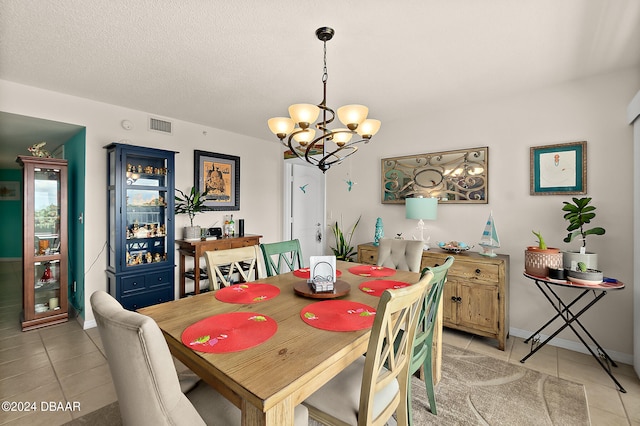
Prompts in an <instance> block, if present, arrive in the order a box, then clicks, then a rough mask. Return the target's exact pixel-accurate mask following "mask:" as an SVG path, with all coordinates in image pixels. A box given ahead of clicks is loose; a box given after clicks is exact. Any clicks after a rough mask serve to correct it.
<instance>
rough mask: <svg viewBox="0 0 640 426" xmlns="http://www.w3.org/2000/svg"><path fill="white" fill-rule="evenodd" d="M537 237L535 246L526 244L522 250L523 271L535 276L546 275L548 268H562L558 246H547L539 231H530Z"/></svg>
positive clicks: (547, 274)
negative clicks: (525, 247) (523, 250)
mask: <svg viewBox="0 0 640 426" xmlns="http://www.w3.org/2000/svg"><path fill="white" fill-rule="evenodd" d="M531 232H532V233H533V235H535V236H536V237H538V245H537V246H528V247H527V249H526V250H525V252H524V271H525V272H526V273H527V274H529V275H535V276H537V277H548V276H549V269H550V268H551V269H562V253H560V249H559V248H555V247H547V243H546V242H545V241H544V238H542V233H541V232H535V231H531Z"/></svg>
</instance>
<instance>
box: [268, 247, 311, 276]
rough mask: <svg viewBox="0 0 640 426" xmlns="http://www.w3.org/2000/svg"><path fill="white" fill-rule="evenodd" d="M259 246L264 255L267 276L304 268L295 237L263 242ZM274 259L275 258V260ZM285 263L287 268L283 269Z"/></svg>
mask: <svg viewBox="0 0 640 426" xmlns="http://www.w3.org/2000/svg"><path fill="white" fill-rule="evenodd" d="M260 248H261V249H262V254H263V255H264V264H265V269H266V272H267V276H268V277H271V276H274V275H280V274H284V273H285V272H290V271H295V270H296V269H299V268H304V260H303V258H302V250H301V249H300V241H299V240H297V239H294V240H288V241H281V242H277V243H263V244H261V245H260ZM275 259H277V262H276V260H275ZM285 265H286V268H288V269H285Z"/></svg>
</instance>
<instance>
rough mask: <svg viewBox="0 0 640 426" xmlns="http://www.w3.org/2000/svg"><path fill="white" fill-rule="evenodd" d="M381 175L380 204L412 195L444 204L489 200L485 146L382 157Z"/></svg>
mask: <svg viewBox="0 0 640 426" xmlns="http://www.w3.org/2000/svg"><path fill="white" fill-rule="evenodd" d="M381 174H382V185H381V187H382V200H381V201H382V203H383V204H404V202H405V198H407V197H416V196H422V197H436V198H438V202H439V203H447V204H463V203H464V204H487V203H488V201H489V148H488V147H481V148H471V149H460V150H456V151H443V152H432V153H428V154H420V155H408V156H404V157H392V158H383V159H382V173H381Z"/></svg>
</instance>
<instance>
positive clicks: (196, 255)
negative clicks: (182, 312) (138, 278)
mask: <svg viewBox="0 0 640 426" xmlns="http://www.w3.org/2000/svg"><path fill="white" fill-rule="evenodd" d="M260 238H262V235H245V236H242V237H223V238H218V239H215V240H214V239H207V240H176V244H177V245H178V253H179V254H180V297H184V296H185V280H186V278H191V279H193V292H194V294H198V293H200V279H201V277H200V258H201V257H202V256H204V252H205V251H215V250H228V249H232V248H238V247H247V246H255V245H258V244H260ZM187 257H192V258H193V275H191V273H190V272H187V271H186V258H187ZM187 274H188V275H187Z"/></svg>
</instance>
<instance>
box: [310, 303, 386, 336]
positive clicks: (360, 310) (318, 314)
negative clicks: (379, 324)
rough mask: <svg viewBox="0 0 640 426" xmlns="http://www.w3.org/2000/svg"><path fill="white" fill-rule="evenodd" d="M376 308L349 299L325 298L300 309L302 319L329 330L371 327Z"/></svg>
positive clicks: (353, 329) (313, 325) (352, 329)
mask: <svg viewBox="0 0 640 426" xmlns="http://www.w3.org/2000/svg"><path fill="white" fill-rule="evenodd" d="M375 314H376V310H375V309H373V308H372V307H371V306H369V305H365V304H364V303H358V302H352V301H350V300H325V301H323V302H316V303H312V304H310V305H307V306H306V307H304V308H303V309H302V311H300V317H301V318H302V321H304V322H306V323H307V324H309V325H310V326H312V327H315V328H320V329H322V330H329V331H355V330H364V329H365V328H371V326H372V325H373V320H374V318H375Z"/></svg>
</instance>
